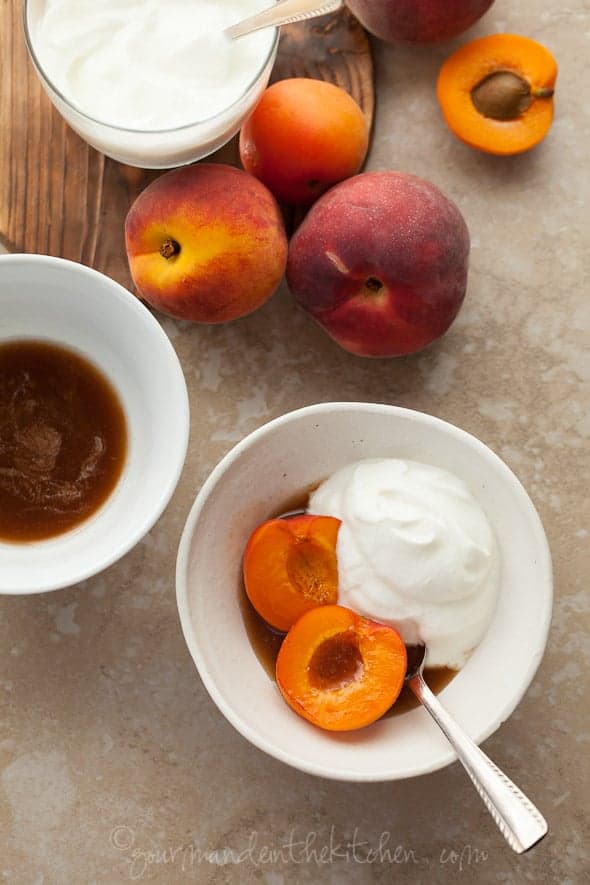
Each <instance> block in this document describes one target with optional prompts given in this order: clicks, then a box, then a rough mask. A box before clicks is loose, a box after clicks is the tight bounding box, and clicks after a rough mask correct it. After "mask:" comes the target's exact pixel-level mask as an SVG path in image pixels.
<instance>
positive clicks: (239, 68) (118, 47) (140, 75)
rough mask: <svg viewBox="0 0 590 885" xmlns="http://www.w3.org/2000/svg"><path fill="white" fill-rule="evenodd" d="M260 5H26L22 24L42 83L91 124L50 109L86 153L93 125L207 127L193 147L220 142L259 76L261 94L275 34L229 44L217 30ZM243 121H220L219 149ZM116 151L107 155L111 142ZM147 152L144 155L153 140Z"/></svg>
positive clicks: (167, 1)
mask: <svg viewBox="0 0 590 885" xmlns="http://www.w3.org/2000/svg"><path fill="white" fill-rule="evenodd" d="M266 6H268V0H224V2H217V0H164V2H163V0H37V2H35V0H30V2H29V8H28V10H27V21H28V27H29V33H30V39H31V43H32V46H33V49H34V52H35V54H36V57H37V59H38V62H39V64H40V66H41V68H42V70H43V72H44V73H45V75H46V77H47V78H48V79H49V81H50V83H51V84H52V85H53V87H54V88H55V89H57V90H58V91H59V92H60V93H61V94H62V95H63V96H64V97H65V98H66V99H67V101H68V102H69V103H70V104H71V105H72V106H73V108H74V109H77V110H78V111H81V112H82V114H84V115H86V116H87V117H89V118H91V121H90V123H89V124H85V121H80V120H74V121H73V120H72V118H71V116H68V114H67V113H66V112H64V107H63V106H62V105H61V104H60V103H59V102H58V101H57V102H55V103H56V104H57V106H58V108H59V109H60V111H61V112H62V113H64V116H66V118H67V119H68V122H70V124H71V125H73V127H74V128H76V129H77V130H78V131H80V129H81V128H82V129H83V131H81V134H82V135H83V136H84V137H85V138H87V140H88V141H90V143H91V144H94V143H95V142H94V141H93V139H92V137H88V136H89V134H93V133H94V134H95V132H96V127H94V128H93V127H92V125H91V122H92V121H98V122H99V124H105V125H106V126H109V127H119V128H121V129H123V130H140V131H143V132H145V133H154V132H163V131H167V130H175V129H179V127H190V126H191V125H192V124H195V123H197V124H198V123H204V124H205V132H203V131H202V129H201V130H200V133H199V138H200V140H201V141H205V142H210V141H211V139H212V137H214V136H215V133H217V134H218V129H219V120H216V119H215V118H217V117H219V115H223V114H224V113H226V112H227V110H228V108H231V106H232V105H234V103H236V102H238V101H239V99H240V97H241V96H243V95H244V93H245V92H246V91H247V90H248V87H249V86H250V85H251V84H252V83H254V82H255V81H256V80H257V77H258V76H259V75H261V74H262V76H263V77H265V79H264V83H263V84H262V88H264V86H265V85H266V81H267V79H268V73H270V67H269V70H268V71H267V72H265V71H264V68H265V61H266V60H267V59H268V57H269V54H270V53H271V49H272V47H273V44H274V41H275V31H274V29H272V28H271V29H266V30H263V31H259V32H257V33H254V34H250V35H248V36H247V37H243V38H240V39H239V40H235V41H231V40H229V39H228V38H227V37H225V36H224V34H223V30H224V28H226V27H227V26H228V25H231V24H234V23H235V22H237V21H239V20H240V19H242V18H245V17H246V16H249V15H251V14H253V13H255V12H258V11H259V10H261V9H264V8H266ZM260 91H261V90H260ZM52 98H54V100H55V97H54V96H52ZM257 98H258V95H256V96H255V97H254V101H255V100H256V99H257ZM249 109H250V108H248V110H249ZM66 111H67V108H66ZM242 119H243V108H242V107H238V108H237V109H236V110H235V112H234V113H233V114H230V115H229V118H228V119H227V120H225V121H224V123H223V126H222V130H223V134H224V135H225V140H228V139H229V138H230V137H231V135H232V134H233V132H235V131H236V130H237V128H239V125H240V123H241V121H242ZM208 121H212V122H211V125H210V126H207V125H206V124H207V122H208ZM81 123H82V126H81ZM228 133H229V134H228ZM185 136H186V133H182V132H180V133H179V134H178V135H177V145H178V146H184V144H185V141H186V137H185ZM109 137H110V138H112V137H113V133H111V134H110V136H109ZM118 141H119V143H120V144H121V145H122V146H123V148H124V147H125V145H126V144H127V142H128V140H126V139H125V136H124V135H121V136H120V137H119V140H118ZM136 141H137V140H136ZM193 141H194V136H193ZM114 143H115V152H113V150H111V151H110V155H111V156H113V155H114V153H116V146H117V143H118V142H117V137H116V136H115V137H114ZM161 143H162V142H161V140H160V144H161ZM143 144H144V145H146V148H147V150H148V153H149V147H148V144H149V140H148V139H147V138H146V139H144V140H143ZM95 146H96V145H95ZM215 146H218V145H213V148H209V149H208V151H207V152H210V149H214V147H215ZM208 147H209V146H208ZM160 150H161V148H160ZM105 152H106V153H109V151H108V150H107V151H105ZM119 153H120V151H119ZM119 158H120V157H117V159H119ZM139 159H140V161H144V158H143V157H140V158H139ZM156 159H157V158H156ZM188 159H196V157H189V158H188ZM182 161H183V162H186V161H187V159H186V158H184V159H183V160H182ZM144 164H145V163H144V162H137V163H136V165H144ZM148 165H149V164H148ZM152 165H164V164H163V163H160V162H156V163H155V164H152ZM168 165H173V163H169V164H168Z"/></svg>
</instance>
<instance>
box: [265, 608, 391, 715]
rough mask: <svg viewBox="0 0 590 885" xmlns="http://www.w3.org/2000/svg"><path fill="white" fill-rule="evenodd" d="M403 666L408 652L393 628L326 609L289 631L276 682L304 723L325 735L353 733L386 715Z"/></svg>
mask: <svg viewBox="0 0 590 885" xmlns="http://www.w3.org/2000/svg"><path fill="white" fill-rule="evenodd" d="M406 666H407V653H406V647H405V645H404V643H403V640H402V638H401V636H400V635H399V633H398V632H397V631H396V630H394V628H393V627H389V626H386V625H385V624H378V623H377V622H376V621H371V620H369V618H363V617H361V616H360V615H357V614H356V613H355V612H353V611H351V610H350V609H348V608H344V607H343V606H340V605H326V606H322V607H320V608H314V609H312V610H311V611H308V612H306V614H304V615H302V616H301V617H300V618H299V620H298V621H296V623H295V624H294V626H293V627H291V629H290V630H289V632H288V633H287V636H286V638H285V640H284V641H283V644H282V645H281V648H280V651H279V654H278V657H277V664H276V677H277V685H278V686H279V689H280V691H281V694H282V695H283V697H284V698H285V700H286V701H287V703H288V704H289V706H290V707H291V708H292V709H293V710H294V711H295V712H296V713H298V714H299V715H300V716H302V717H303V718H304V719H307V720H308V721H309V722H313V724H314V725H317V726H319V727H320V728H325V729H327V730H329V731H351V730H353V729H357V728H364V727H365V726H366V725H370V724H371V723H372V722H375V721H376V720H377V719H379V718H380V717H381V716H383V714H384V713H386V712H387V710H389V708H390V707H391V705H392V704H393V703H394V702H395V701H396V700H397V698H398V696H399V694H400V692H401V690H402V688H403V684H404V678H405V675H406Z"/></svg>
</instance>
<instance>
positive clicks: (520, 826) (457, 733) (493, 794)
mask: <svg viewBox="0 0 590 885" xmlns="http://www.w3.org/2000/svg"><path fill="white" fill-rule="evenodd" d="M425 657H426V646H424V645H415V646H408V671H407V673H406V683H407V685H408V686H409V688H410V689H411V690H412V691H413V693H414V694H415V695H416V697H417V698H418V700H419V701H420V703H421V704H422V705H423V706H424V707H426V709H427V710H428V712H429V713H430V715H431V716H432V718H433V719H434V721H435V722H436V724H437V725H438V726H439V728H440V729H441V731H442V732H443V733H444V735H445V737H446V738H447V740H448V741H449V743H450V744H451V746H452V747H453V749H454V751H455V753H456V754H457V757H458V759H459V762H460V763H461V765H462V766H463V768H464V769H465V770H466V771H467V774H468V775H469V777H470V778H471V780H472V781H473V784H474V786H475V789H476V790H477V792H478V793H479V795H480V796H481V798H482V799H483V801H484V803H485V806H486V808H487V809H488V811H489V812H490V814H491V815H492V817H493V818H494V821H495V822H496V825H497V826H498V828H499V830H500V832H501V833H502V835H503V836H504V838H505V839H506V841H507V842H508V844H509V845H510V847H511V848H512V849H513V850H514V851H516V852H517V853H518V854H522V853H523V852H525V851H527V850H528V849H529V848H532V847H533V845H535V844H536V843H537V842H539V840H540V839H542V838H543V836H544V835H545V834H546V833H547V829H548V827H547V821H546V820H545V818H544V817H543V815H542V814H541V813H540V811H538V809H537V808H535V806H534V805H533V803H532V802H531V801H530V800H529V799H528V798H527V797H526V796H525V795H524V793H522V792H521V791H520V790H519V789H518V787H517V786H516V784H513V783H512V781H511V780H509V779H508V778H507V777H506V775H505V774H504V772H502V771H500V769H499V768H498V766H497V765H495V764H494V763H493V762H492V760H491V759H489V758H488V756H486V754H485V753H484V752H483V751H482V750H480V749H479V747H478V746H477V744H475V743H474V742H473V741H472V740H471V738H470V737H469V736H468V735H467V734H466V733H465V732H464V731H463V729H462V728H461V727H460V726H459V725H458V724H457V723H456V722H455V720H454V719H453V718H452V716H450V715H449V713H447V711H446V710H445V708H444V707H443V706H442V704H441V703H440V702H439V700H438V699H437V697H436V696H435V695H434V694H433V693H432V692H431V690H430V689H429V688H428V686H427V684H426V682H425V681H424V679H423V677H422V671H423V669H424V659H425Z"/></svg>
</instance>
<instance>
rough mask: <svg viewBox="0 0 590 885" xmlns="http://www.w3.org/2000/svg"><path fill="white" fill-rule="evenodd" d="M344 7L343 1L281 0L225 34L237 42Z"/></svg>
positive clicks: (233, 26)
mask: <svg viewBox="0 0 590 885" xmlns="http://www.w3.org/2000/svg"><path fill="white" fill-rule="evenodd" d="M341 6H342V0H324V2H323V3H322V2H321V0H280V2H279V3H275V4H274V5H273V6H271V7H270V9H265V10H264V11H263V12H257V13H256V14H255V15H251V16H249V17H248V18H245V19H244V20H243V21H241V22H238V23H237V24H235V25H232V26H231V27H230V28H226V29H225V31H224V32H223V33H224V34H225V35H226V37H230V38H231V39H232V40H235V39H236V38H237V37H244V36H245V35H246V34H251V33H252V32H253V31H259V30H261V28H278V27H280V25H289V24H291V23H292V22H298V21H302V20H303V19H305V18H315V17H316V16H318V15H326V14H327V13H328V12H336V10H337V9H340V7H341Z"/></svg>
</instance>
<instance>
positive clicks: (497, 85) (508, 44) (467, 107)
mask: <svg viewBox="0 0 590 885" xmlns="http://www.w3.org/2000/svg"><path fill="white" fill-rule="evenodd" d="M556 77H557V64H556V62H555V59H554V58H553V56H552V55H551V53H550V52H549V50H548V49H546V48H545V47H544V46H541V44H540V43H537V42H536V41H535V40H531V39H529V38H528V37H521V36H520V35H519V34H493V35H491V36H489V37H480V38H479V39H478V40H472V41H471V43H467V44H466V45H465V46H462V47H461V48H460V49H458V50H457V51H456V52H454V53H453V55H451V56H450V57H449V58H448V59H447V60H446V61H445V63H444V64H443V66H442V67H441V69H440V73H439V75H438V81H437V95H438V100H439V103H440V106H441V108H442V112H443V115H444V117H445V120H446V122H447V125H448V127H449V129H451V131H452V132H454V133H455V135H456V136H457V137H458V138H460V139H461V141H464V142H465V143H466V144H469V145H471V147H474V148H478V149H479V150H482V151H486V152H487V153H490V154H499V155H502V154H504V155H507V154H519V153H522V152H523V151H527V150H529V149H530V148H532V147H534V146H535V145H536V144H538V143H539V142H540V141H541V140H542V139H543V138H544V137H545V135H546V134H547V132H548V131H549V127H550V126H551V121H552V119H553V92H554V89H555V80H556Z"/></svg>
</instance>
